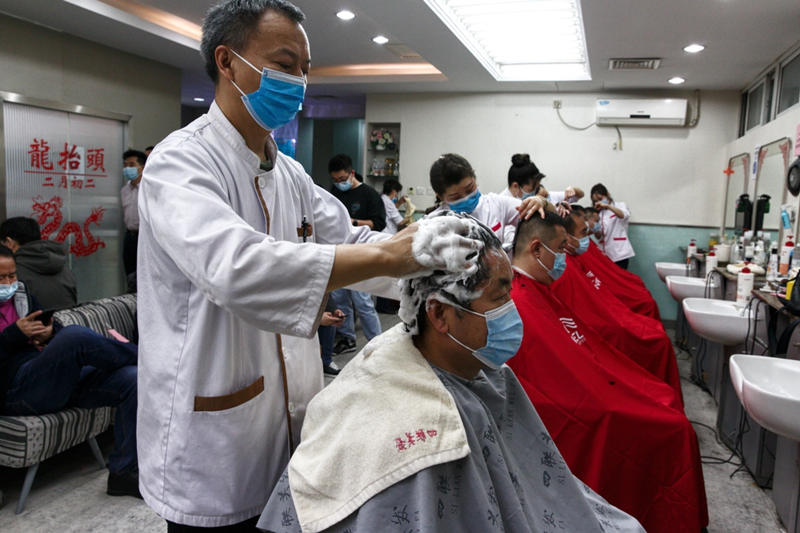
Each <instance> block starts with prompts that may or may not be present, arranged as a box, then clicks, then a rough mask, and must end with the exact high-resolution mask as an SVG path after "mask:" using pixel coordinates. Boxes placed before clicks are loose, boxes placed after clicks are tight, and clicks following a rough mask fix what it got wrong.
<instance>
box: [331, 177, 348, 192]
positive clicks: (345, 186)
mask: <svg viewBox="0 0 800 533" xmlns="http://www.w3.org/2000/svg"><path fill="white" fill-rule="evenodd" d="M334 185H336V188H337V189H339V190H340V191H342V192H347V191H349V190H350V189H352V188H353V184H352V183H350V180H349V179H348V180H345V181H340V182H337V183H334Z"/></svg>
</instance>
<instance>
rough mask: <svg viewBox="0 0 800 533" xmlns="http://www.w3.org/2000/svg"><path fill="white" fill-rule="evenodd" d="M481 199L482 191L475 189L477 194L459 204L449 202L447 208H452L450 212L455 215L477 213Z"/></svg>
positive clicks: (466, 197)
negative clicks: (476, 209)
mask: <svg viewBox="0 0 800 533" xmlns="http://www.w3.org/2000/svg"><path fill="white" fill-rule="evenodd" d="M480 199H481V191H480V190H479V189H475V192H474V193H472V194H470V195H467V196H465V197H464V198H462V199H461V200H459V201H457V202H453V203H451V202H447V206H448V207H449V208H450V211H453V212H454V213H467V214H469V213H472V212H473V211H475V208H476V207H478V201H479V200H480Z"/></svg>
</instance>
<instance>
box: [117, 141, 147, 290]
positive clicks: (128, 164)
mask: <svg viewBox="0 0 800 533" xmlns="http://www.w3.org/2000/svg"><path fill="white" fill-rule="evenodd" d="M146 160H147V156H146V155H144V152H140V151H138V150H127V151H126V152H125V153H124V154H122V177H124V178H125V184H124V185H123V186H122V190H120V197H121V198H122V218H123V221H124V222H125V237H124V238H123V241H122V264H123V266H124V267H125V275H126V276H130V275H131V274H132V273H133V272H136V248H137V243H138V241H139V183H140V182H141V181H142V171H143V170H144V163H145V161H146Z"/></svg>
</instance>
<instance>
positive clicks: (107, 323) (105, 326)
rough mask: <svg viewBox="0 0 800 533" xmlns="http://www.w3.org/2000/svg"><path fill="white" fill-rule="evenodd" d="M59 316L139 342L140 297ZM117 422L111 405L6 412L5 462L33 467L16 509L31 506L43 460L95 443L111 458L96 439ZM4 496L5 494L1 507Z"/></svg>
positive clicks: (2, 421) (1, 445)
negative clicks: (42, 412) (41, 412)
mask: <svg viewBox="0 0 800 533" xmlns="http://www.w3.org/2000/svg"><path fill="white" fill-rule="evenodd" d="M54 316H55V318H56V319H57V320H58V321H59V322H61V323H62V324H63V325H65V326H69V325H72V324H77V325H81V326H86V327H88V328H91V329H93V330H94V331H96V332H98V333H100V334H102V335H105V336H107V337H110V338H111V335H110V334H109V333H108V330H109V329H114V330H116V331H118V332H119V333H120V334H122V335H123V336H125V337H127V338H128V339H130V340H131V342H138V332H137V328H136V295H135V294H123V295H122V296H116V297H114V298H103V299H100V300H94V301H91V302H87V303H85V304H81V305H79V306H77V307H73V308H71V309H65V310H63V311H58V312H57V313H56V314H55V315H54ZM112 421H113V409H112V408H111V407H98V408H95V409H81V408H70V409H65V410H63V411H59V412H57V413H50V414H46V415H41V416H0V466H7V467H10V468H27V469H28V470H27V472H26V474H25V481H24V482H23V484H22V492H21V493H20V496H19V501H18V502H17V509H16V513H17V514H19V513H21V512H22V511H23V509H24V508H25V500H26V499H27V497H28V493H29V492H30V490H31V486H32V485H33V480H34V478H35V477H36V471H37V470H38V468H39V464H40V463H41V462H42V461H44V460H45V459H48V458H50V457H52V456H54V455H56V454H58V453H61V452H63V451H64V450H67V449H69V448H72V447H73V446H76V445H78V444H80V443H82V442H86V443H88V444H89V446H90V447H91V450H92V452H93V453H94V456H95V458H96V459H97V461H98V463H99V464H100V467H101V468H105V460H104V459H103V455H102V453H101V452H100V448H99V446H98V445H97V441H96V440H95V437H96V436H97V435H99V434H100V433H102V432H103V431H105V430H106V429H108V427H109V426H110V425H111V423H112ZM2 501H3V494H2V492H0V505H2Z"/></svg>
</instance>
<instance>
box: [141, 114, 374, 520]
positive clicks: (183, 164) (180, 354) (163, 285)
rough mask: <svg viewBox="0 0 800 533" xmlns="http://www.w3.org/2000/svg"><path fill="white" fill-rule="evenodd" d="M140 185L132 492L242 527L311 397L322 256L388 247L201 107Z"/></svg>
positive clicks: (156, 155)
mask: <svg viewBox="0 0 800 533" xmlns="http://www.w3.org/2000/svg"><path fill="white" fill-rule="evenodd" d="M140 187H141V191H140V195H139V215H140V227H139V252H138V290H139V293H138V320H139V338H140V345H139V389H138V392H139V405H138V416H137V424H138V425H137V439H138V454H139V484H140V489H141V492H142V495H143V497H144V500H145V502H147V504H148V505H149V506H150V507H151V508H152V509H153V510H154V511H155V512H156V513H158V514H159V515H160V516H161V517H163V518H165V519H167V520H170V521H173V522H178V523H181V524H188V525H193V526H203V527H212V526H222V525H228V524H233V523H237V522H241V521H244V520H247V519H249V518H251V517H253V516H256V515H258V514H259V513H260V512H261V510H262V509H263V508H264V505H265V504H266V502H267V499H268V497H269V495H270V492H271V491H272V488H273V486H274V485H275V484H276V482H277V481H278V478H279V476H280V474H281V472H282V471H283V469H284V468H285V467H286V464H287V462H288V459H289V450H288V429H287V416H286V413H287V411H288V412H289V413H290V414H291V426H292V430H293V431H292V432H293V433H294V443H295V445H296V444H297V443H298V442H299V434H300V428H301V425H302V421H303V417H304V415H305V410H306V405H307V403H308V401H309V400H310V399H311V397H312V396H314V394H315V393H317V392H318V391H319V390H321V389H322V386H323V377H322V364H321V360H320V355H319V354H320V352H319V342H318V341H317V337H316V329H317V325H318V319H319V316H320V314H321V308H320V306H321V303H322V301H323V297H324V295H325V287H326V285H327V282H328V278H329V276H330V272H331V268H332V265H333V259H334V253H335V252H334V246H333V244H334V243H342V242H348V243H353V242H363V241H369V240H382V239H385V238H388V235H386V234H380V233H374V232H370V231H369V230H368V229H367V228H365V227H361V228H354V227H353V226H352V225H351V224H350V217H349V215H348V213H347V210H346V209H345V207H344V206H343V205H342V204H341V202H339V201H338V200H336V198H334V197H333V196H331V195H330V194H329V193H328V192H326V191H324V190H322V189H320V188H319V187H317V186H315V185H314V183H313V181H312V180H311V178H310V177H309V176H308V175H307V174H306V173H305V171H304V170H303V167H302V166H301V165H300V164H299V163H297V162H296V161H294V160H292V159H290V158H289V157H287V156H285V155H283V154H280V153H279V154H278V156H277V159H276V161H275V165H274V169H273V170H271V171H269V172H265V171H263V170H261V169H260V168H259V157H257V156H256V155H255V154H254V153H253V152H252V151H250V150H249V149H248V148H247V146H246V145H245V143H244V139H243V138H242V137H241V135H240V134H239V133H238V131H237V130H236V129H235V128H234V127H233V125H232V124H231V123H230V122H229V121H228V120H227V119H226V118H225V116H224V115H223V114H222V112H221V110H220V109H219V107H218V106H217V105H216V103H214V104H212V105H211V108H210V109H209V112H208V114H206V115H203V116H202V117H200V118H198V119H197V120H195V121H194V122H192V123H191V124H190V125H188V126H187V127H185V128H183V129H182V130H179V131H176V132H174V133H172V134H171V135H170V136H169V137H167V138H166V139H165V140H164V141H162V142H161V143H159V145H158V146H157V147H156V149H155V150H154V151H153V153H152V154H151V155H150V157H149V158H148V161H147V167H146V169H145V171H144V178H143V180H142V182H141V185H140ZM304 217H305V222H306V224H307V225H306V226H305V228H306V230H307V231H306V233H307V234H310V235H308V237H307V240H308V242H307V243H302V240H303V239H302V233H303V227H304V226H303V218H304ZM281 359H283V361H284V363H285V369H286V379H287V382H288V400H285V398H284V383H283V373H282V369H281V367H282V364H281Z"/></svg>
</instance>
